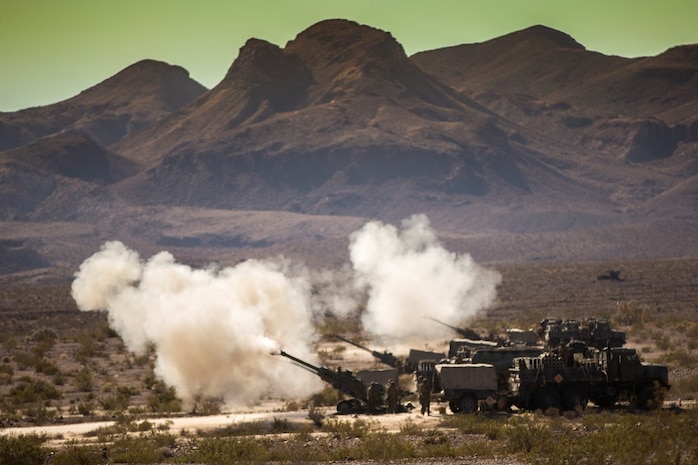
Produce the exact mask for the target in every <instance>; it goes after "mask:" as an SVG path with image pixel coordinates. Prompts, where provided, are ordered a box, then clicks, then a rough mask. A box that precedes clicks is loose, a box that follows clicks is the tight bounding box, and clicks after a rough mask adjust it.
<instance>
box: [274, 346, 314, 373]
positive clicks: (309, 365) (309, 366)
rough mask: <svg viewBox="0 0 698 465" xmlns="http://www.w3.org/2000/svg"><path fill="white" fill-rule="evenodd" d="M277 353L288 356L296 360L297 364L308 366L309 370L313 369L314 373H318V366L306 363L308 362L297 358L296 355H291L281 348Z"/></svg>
mask: <svg viewBox="0 0 698 465" xmlns="http://www.w3.org/2000/svg"><path fill="white" fill-rule="evenodd" d="M279 355H283V356H284V357H286V358H290V359H291V360H293V361H294V362H296V363H298V364H299V365H302V366H304V367H306V368H308V369H309V370H311V371H313V372H314V373H320V367H316V366H315V365H313V364H312V363H308V362H306V361H305V360H301V359H299V358H298V357H294V356H293V355H291V354H289V353H287V352H284V351H283V350H280V351H279Z"/></svg>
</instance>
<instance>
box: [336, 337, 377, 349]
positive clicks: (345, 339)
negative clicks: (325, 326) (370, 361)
mask: <svg viewBox="0 0 698 465" xmlns="http://www.w3.org/2000/svg"><path fill="white" fill-rule="evenodd" d="M332 336H334V337H336V338H337V339H340V340H342V341H344V342H346V343H347V344H351V345H353V346H354V347H358V348H359V349H363V350H365V351H366V352H373V351H372V350H371V349H369V348H368V347H365V346H362V345H361V344H358V343H356V342H354V341H350V340H349V339H347V338H344V337H342V336H340V335H339V334H333V335H332Z"/></svg>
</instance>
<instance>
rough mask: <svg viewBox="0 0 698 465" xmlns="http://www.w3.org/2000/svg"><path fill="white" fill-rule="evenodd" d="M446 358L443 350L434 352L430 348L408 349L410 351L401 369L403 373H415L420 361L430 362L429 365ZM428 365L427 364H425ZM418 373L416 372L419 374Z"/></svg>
mask: <svg viewBox="0 0 698 465" xmlns="http://www.w3.org/2000/svg"><path fill="white" fill-rule="evenodd" d="M445 358H446V354H444V353H443V352H435V351H431V350H420V349H410V353H409V354H408V355H407V360H405V366H404V367H403V370H404V372H405V373H417V372H418V371H419V365H420V363H422V362H432V363H431V365H432V366H433V365H436V364H437V363H438V362H440V361H441V360H444V359H445ZM427 365H428V364H427ZM419 374H420V373H417V375H419Z"/></svg>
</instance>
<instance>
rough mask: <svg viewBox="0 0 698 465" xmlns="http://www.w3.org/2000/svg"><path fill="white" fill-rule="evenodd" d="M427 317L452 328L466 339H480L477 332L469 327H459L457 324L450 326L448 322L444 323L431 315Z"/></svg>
mask: <svg viewBox="0 0 698 465" xmlns="http://www.w3.org/2000/svg"><path fill="white" fill-rule="evenodd" d="M429 319H430V320H432V321H435V322H437V323H438V324H440V325H443V326H446V327H447V328H451V329H452V330H454V331H455V332H457V333H458V334H460V335H461V336H463V337H464V338H466V339H472V340H478V339H482V337H481V336H480V335H479V334H478V333H476V332H475V331H473V330H472V329H470V328H459V327H458V326H451V325H449V324H448V323H444V322H443V321H439V320H437V319H436V318H432V317H429Z"/></svg>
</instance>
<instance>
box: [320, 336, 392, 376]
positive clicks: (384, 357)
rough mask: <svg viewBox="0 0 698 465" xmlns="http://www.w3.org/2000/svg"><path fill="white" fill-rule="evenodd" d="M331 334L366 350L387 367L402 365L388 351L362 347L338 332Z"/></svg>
mask: <svg viewBox="0 0 698 465" xmlns="http://www.w3.org/2000/svg"><path fill="white" fill-rule="evenodd" d="M332 336H334V337H336V338H337V339H340V340H342V341H344V342H346V343H348V344H351V345H353V346H354V347H358V348H359V349H362V350H365V351H366V352H370V353H371V355H373V357H374V358H375V359H377V360H379V361H380V362H381V363H385V364H386V365H388V366H389V367H393V368H400V366H401V365H402V364H401V362H400V359H398V358H397V357H396V356H394V355H393V354H392V353H390V352H378V351H377V350H371V349H369V348H368V347H364V346H362V345H361V344H358V343H356V342H354V341H350V340H349V339H346V338H344V337H342V336H340V335H339V334H332Z"/></svg>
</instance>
